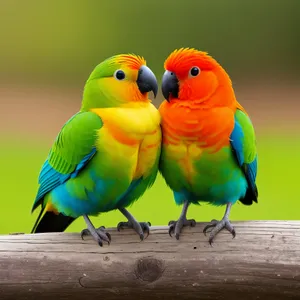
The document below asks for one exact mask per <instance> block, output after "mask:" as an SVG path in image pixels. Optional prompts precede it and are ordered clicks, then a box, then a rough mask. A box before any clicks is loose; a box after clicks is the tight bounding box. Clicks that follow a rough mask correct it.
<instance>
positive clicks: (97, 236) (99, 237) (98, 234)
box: [81, 215, 111, 247]
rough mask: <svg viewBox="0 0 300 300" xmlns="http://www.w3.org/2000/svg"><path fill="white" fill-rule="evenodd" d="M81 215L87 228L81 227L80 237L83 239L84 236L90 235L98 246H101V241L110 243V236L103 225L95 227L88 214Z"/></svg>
mask: <svg viewBox="0 0 300 300" xmlns="http://www.w3.org/2000/svg"><path fill="white" fill-rule="evenodd" d="M83 217H84V219H85V222H86V224H87V227H88V228H86V229H83V230H82V231H81V238H82V239H83V240H84V236H87V235H91V236H92V237H93V238H94V240H95V241H96V242H97V243H98V244H99V246H100V247H102V246H103V241H105V242H107V243H108V244H110V242H111V236H110V234H109V233H108V232H106V231H105V227H104V226H101V227H99V228H98V229H96V228H95V227H94V225H93V224H92V222H91V221H90V219H89V218H88V216H86V215H84V216H83Z"/></svg>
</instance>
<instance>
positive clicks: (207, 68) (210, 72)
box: [164, 48, 235, 106]
mask: <svg viewBox="0 0 300 300" xmlns="http://www.w3.org/2000/svg"><path fill="white" fill-rule="evenodd" d="M164 66H165V69H166V70H168V71H170V72H174V73H175V74H176V77H177V78H178V81H179V93H178V99H179V100H185V101H193V102H194V103H195V102H196V103H204V102H205V103H206V104H207V105H209V106H213V105H222V104H223V105H228V104H229V103H231V104H232V103H233V102H235V96H234V92H233V89H232V85H231V80H230V78H229V76H228V74H227V73H226V71H225V70H224V69H223V68H222V66H221V65H220V64H219V63H218V62H217V61H216V60H215V59H214V58H212V57H211V56H209V55H208V54H207V53H206V52H203V51H199V50H196V49H194V48H181V49H178V50H175V51H173V52H172V53H171V54H170V55H169V57H168V58H167V59H166V61H165V64H164ZM193 67H198V68H199V69H200V73H199V75H197V76H195V77H193V76H191V74H190V70H191V69H192V68H193ZM217 94H218V96H217V98H216V95H217Z"/></svg>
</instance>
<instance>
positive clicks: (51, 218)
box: [31, 209, 75, 233]
mask: <svg viewBox="0 0 300 300" xmlns="http://www.w3.org/2000/svg"><path fill="white" fill-rule="evenodd" d="M42 214H43V209H42V210H41V212H40V214H39V216H38V217H37V220H36V222H35V224H34V226H33V228H32V231H31V233H44V232H63V231H65V230H66V229H67V227H68V226H69V225H70V224H71V223H72V222H73V221H75V218H72V217H67V216H65V215H63V214H61V213H59V214H56V213H54V212H53V211H46V213H45V214H44V215H43V217H42V218H41V216H42Z"/></svg>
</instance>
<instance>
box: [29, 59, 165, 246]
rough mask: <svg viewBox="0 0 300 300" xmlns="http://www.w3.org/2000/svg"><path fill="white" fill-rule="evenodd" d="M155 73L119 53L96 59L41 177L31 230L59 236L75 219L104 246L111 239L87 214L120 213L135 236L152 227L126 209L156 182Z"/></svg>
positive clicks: (124, 225)
mask: <svg viewBox="0 0 300 300" xmlns="http://www.w3.org/2000/svg"><path fill="white" fill-rule="evenodd" d="M157 91H158V83H157V79H156V76H155V74H154V73H153V72H152V70H151V69H150V68H149V67H147V65H146V60H145V59H144V58H143V57H142V56H139V55H136V54H116V55H114V56H112V57H109V58H106V59H105V60H103V61H102V62H100V63H99V64H98V65H97V66H96V67H95V68H94V69H93V71H92V72H91V74H90V76H89V77H88V79H87V81H86V83H85V86H84V89H83V94H82V102H81V107H80V110H79V111H78V112H77V113H75V114H74V115H73V116H72V117H71V118H70V119H69V120H68V121H67V122H66V123H65V124H64V125H63V126H62V128H61V130H60V132H59V133H58V135H57V136H56V139H55V140H54V142H53V144H52V146H51V148H50V151H49V153H48V156H47V159H46V160H45V161H44V164H43V165H42V167H41V170H40V173H39V176H38V183H39V186H38V190H37V194H36V197H35V201H34V203H33V206H32V210H31V213H33V212H34V210H35V209H36V208H37V207H39V206H40V207H41V210H40V213H39V215H38V217H37V219H36V222H35V224H34V226H33V228H32V232H31V233H42V232H62V231H65V230H66V229H67V228H68V226H69V225H70V224H71V223H72V222H73V221H74V220H76V219H77V218H79V217H81V216H82V217H83V218H84V220H85V223H86V225H87V228H86V229H83V230H82V231H81V238H82V239H83V237H84V236H86V235H91V236H92V237H93V239H94V240H95V241H96V242H97V243H98V244H99V246H100V247H102V246H103V243H104V242H107V243H108V244H110V242H111V236H110V234H109V233H108V232H106V230H105V227H104V226H101V227H99V228H97V229H96V228H95V227H94V225H93V224H92V222H91V220H90V218H89V216H98V215H99V214H101V213H105V212H109V211H112V210H119V211H120V212H121V213H122V214H123V215H124V216H125V217H126V219H127V220H128V221H126V222H120V223H119V224H118V225H117V228H118V230H119V231H120V229H123V228H131V229H133V230H135V231H136V232H137V233H138V235H139V237H140V239H141V240H143V239H144V238H145V234H146V233H147V234H149V229H150V228H149V226H151V223H150V222H140V223H139V222H138V221H137V220H136V219H135V218H134V217H133V215H131V214H130V213H129V211H128V210H127V209H126V207H128V206H129V205H132V204H133V203H134V202H135V201H136V200H138V199H139V198H140V197H141V196H142V195H143V194H144V192H145V191H146V190H147V189H149V188H150V187H151V186H152V185H153V184H154V182H155V180H156V177H157V173H158V164H159V157H160V152H161V138H162V136H161V127H160V120H161V118H160V114H159V112H158V109H157V108H156V107H155V106H154V105H153V104H152V101H151V100H150V99H149V98H148V94H149V92H153V94H154V98H155V97H156V95H157Z"/></svg>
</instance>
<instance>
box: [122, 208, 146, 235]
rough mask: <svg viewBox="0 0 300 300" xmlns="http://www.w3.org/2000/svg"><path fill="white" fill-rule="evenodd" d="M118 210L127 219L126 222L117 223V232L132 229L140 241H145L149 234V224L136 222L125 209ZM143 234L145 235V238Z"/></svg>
mask: <svg viewBox="0 0 300 300" xmlns="http://www.w3.org/2000/svg"><path fill="white" fill-rule="evenodd" d="M119 210H120V212H121V213H122V214H123V215H124V216H125V217H126V218H127V220H128V222H119V223H118V225H117V230H118V231H120V230H121V229H125V228H132V229H134V230H135V232H136V233H137V234H138V235H139V237H140V239H141V241H143V240H144V239H146V238H147V237H148V235H149V233H150V226H151V223H150V222H138V221H137V220H136V219H135V218H134V217H133V215H131V214H130V213H129V211H128V210H127V209H125V208H120V209H119ZM145 234H147V235H146V237H145Z"/></svg>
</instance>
